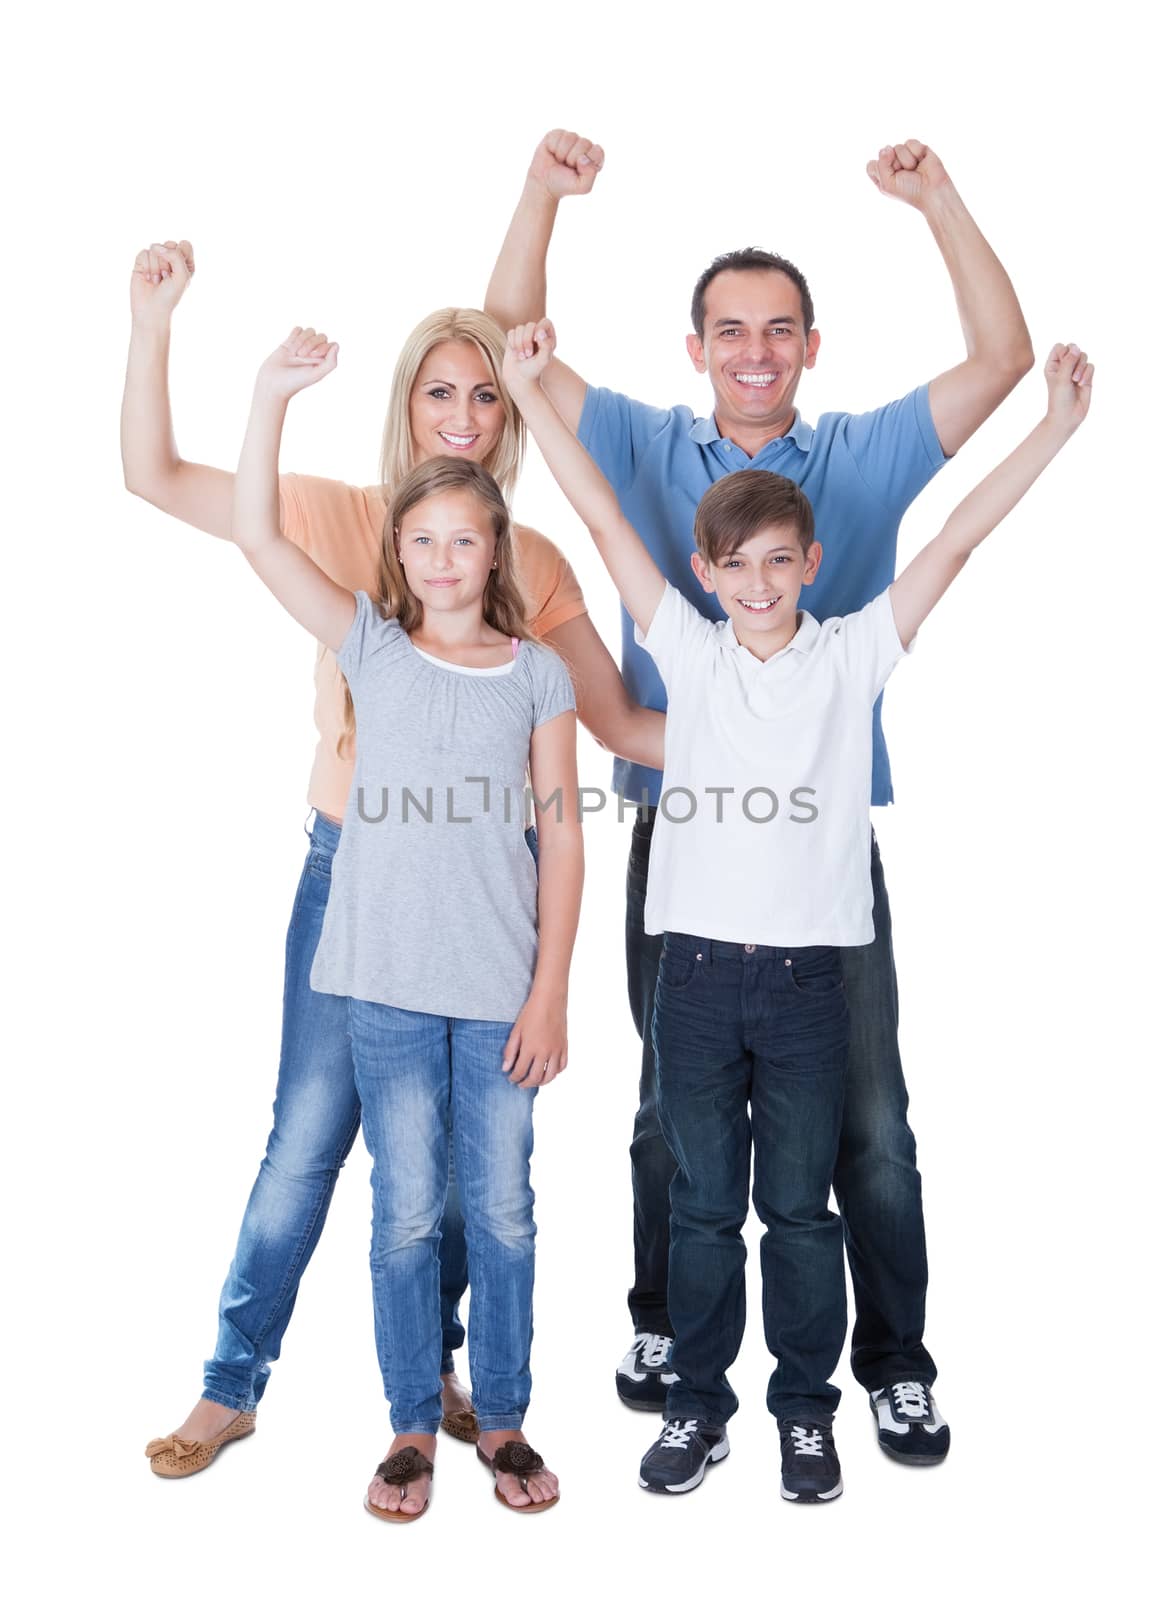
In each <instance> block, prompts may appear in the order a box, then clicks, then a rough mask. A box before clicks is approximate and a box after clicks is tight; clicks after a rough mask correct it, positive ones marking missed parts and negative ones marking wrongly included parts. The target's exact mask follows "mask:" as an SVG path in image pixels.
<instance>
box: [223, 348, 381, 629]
mask: <svg viewBox="0 0 1168 1600" xmlns="http://www.w3.org/2000/svg"><path fill="white" fill-rule="evenodd" d="M336 364H337V346H336V345H335V344H330V343H329V341H328V339H327V338H326V337H325V335H324V334H323V333H317V332H316V331H315V330H314V329H312V328H293V329H292V332H291V333H290V334H289V335H288V337H287V338H286V339H285V340H284V343H283V344H282V345H280V346H279V348H278V349H276V350H274V351H273V352H272V354H271V355H270V356H269V357H268V359H267V360H266V361H265V362H264V364H263V366H262V367H261V368H260V370H259V374H258V376H257V377H256V386H255V393H254V395H253V397H252V403H251V415H250V416H249V418H248V421H247V433H246V434H245V435H244V440H243V449H242V451H241V452H240V457H239V466H238V468H237V469H236V473H235V491H234V495H233V498H232V505H231V537H232V540H233V541H234V542H235V543H236V544H237V545H238V546H239V548H240V549H241V550H242V551H243V553H244V555H245V556H246V557H247V559H248V561H249V562H250V563H251V565H252V566H253V567H254V568H255V570H256V572H258V573H259V575H260V577H261V578H262V579H263V580H264V582H265V583H266V584H267V586H268V588H269V589H270V590H271V591H272V593H273V594H274V595H275V597H276V599H277V600H278V601H279V602H280V604H281V605H282V606H283V607H284V609H285V611H288V612H290V613H291V614H292V616H294V617H295V618H296V620H297V622H299V623H300V624H301V626H302V627H305V628H307V629H308V631H309V633H311V634H312V635H313V636H314V637H315V638H317V639H319V640H320V642H321V643H322V644H324V645H327V646H328V647H329V649H330V650H339V649H340V647H341V645H342V644H343V643H344V639H345V635H346V634H347V633H348V631H349V629H350V627H351V626H352V623H353V617H354V616H355V615H356V610H357V605H356V601H355V600H354V599H353V593H352V590H351V589H345V588H343V587H342V586H341V585H340V584H339V583H334V582H333V580H332V579H331V578H330V577H329V576H328V575H327V573H324V572H322V571H321V569H320V568H319V567H318V566H317V564H316V562H315V561H313V560H312V558H311V557H310V556H307V555H305V553H304V551H303V550H301V549H300V548H299V547H298V546H297V545H294V544H293V543H292V541H291V540H290V539H285V537H284V535H283V534H282V533H281V532H280V489H279V478H278V473H279V464H280V435H281V433H282V432H283V429H284V413H285V411H286V410H287V409H288V402H289V400H290V399H291V398H292V396H293V395H294V394H296V393H297V391H298V390H300V389H306V388H308V386H309V385H310V384H313V383H319V382H320V380H321V378H323V377H326V376H327V375H328V374H329V373H330V372H332V370H333V369H334V367H335V366H336Z"/></svg>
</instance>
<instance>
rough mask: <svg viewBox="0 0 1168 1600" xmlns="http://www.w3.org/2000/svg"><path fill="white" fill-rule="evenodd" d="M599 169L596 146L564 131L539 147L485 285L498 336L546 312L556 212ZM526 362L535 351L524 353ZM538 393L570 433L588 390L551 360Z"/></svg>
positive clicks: (588, 185) (580, 191) (592, 180)
mask: <svg viewBox="0 0 1168 1600" xmlns="http://www.w3.org/2000/svg"><path fill="white" fill-rule="evenodd" d="M603 165H604V151H603V150H602V149H601V147H600V146H599V145H598V144H593V143H592V142H591V141H590V140H588V139H584V138H581V137H580V135H579V134H576V133H571V132H568V131H567V130H565V129H564V128H553V129H552V131H551V132H550V133H549V134H547V135H546V136H545V137H544V138H543V139H542V140H541V141H540V143H539V145H538V147H537V148H536V152H535V154H534V156H533V157H532V158H531V166H530V167H529V168H528V172H527V177H526V179H525V181H524V184H523V192H522V194H521V195H520V196H519V204H518V205H517V206H516V207H515V214H514V216H513V217H512V218H511V226H510V227H509V228H508V229H507V236H506V238H505V239H504V240H503V246H502V249H501V250H500V251H499V258H498V260H497V261H496V262H495V270H494V271H493V272H492V273H491V281H490V283H489V284H488V285H487V295H486V300H485V302H484V309H485V310H486V312H487V314H488V316H491V317H494V319H495V321H496V322H497V323H498V324H499V326H500V327H501V328H503V329H504V330H506V329H508V328H514V327H516V326H522V325H524V324H526V323H535V322H538V321H539V320H540V319H541V318H542V317H543V316H544V314H545V312H546V310H547V252H548V245H549V244H550V243H551V237H552V229H553V228H554V227H555V224H556V212H557V210H558V209H559V204H560V201H561V200H563V199H564V198H565V197H566V196H569V195H576V194H588V193H589V192H590V190H591V188H592V185H593V184H594V183H595V182H596V174H597V173H598V172H599V171H600V169H601V167H602V166H603ZM524 355H525V359H531V358H532V357H534V355H535V350H534V349H531V350H528V351H526V352H525V353H524ZM543 383H544V388H545V389H546V390H547V392H548V394H549V395H550V397H551V400H552V403H553V405H554V406H555V408H556V410H557V411H558V412H559V414H560V416H561V417H562V418H563V419H564V421H565V422H566V423H567V425H568V427H569V428H571V430H572V432H573V433H575V432H576V430H577V428H578V427H579V426H580V413H581V412H582V411H583V409H584V396H585V393H586V391H587V388H588V385H587V384H586V383H585V381H584V379H583V378H581V377H580V375H579V374H578V373H576V372H573V371H572V369H571V367H566V366H565V365H564V363H563V362H562V361H557V360H552V362H551V363H550V364H549V366H548V368H547V370H546V371H545V372H544V374H543Z"/></svg>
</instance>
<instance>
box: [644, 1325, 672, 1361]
mask: <svg viewBox="0 0 1168 1600" xmlns="http://www.w3.org/2000/svg"><path fill="white" fill-rule="evenodd" d="M644 1337H645V1343H644V1346H643V1348H642V1350H641V1365H642V1366H643V1367H664V1366H667V1365H668V1362H669V1357H670V1355H671V1354H672V1353H673V1340H672V1339H671V1338H670V1337H669V1335H668V1334H666V1333H647V1334H645V1336H644Z"/></svg>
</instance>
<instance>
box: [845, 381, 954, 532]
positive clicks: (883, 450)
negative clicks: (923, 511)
mask: <svg viewBox="0 0 1168 1600" xmlns="http://www.w3.org/2000/svg"><path fill="white" fill-rule="evenodd" d="M841 433H842V435H843V439H844V442H845V443H846V446H847V449H848V451H849V453H850V454H851V457H852V459H853V461H854V462H855V464H856V470H857V472H858V473H859V474H860V477H861V478H862V479H863V480H864V482H865V483H866V484H867V486H868V488H869V489H870V490H871V491H872V493H873V494H874V495H877V496H878V497H879V499H880V500H881V501H882V503H883V504H884V505H885V506H887V508H888V509H889V511H891V512H893V513H894V514H895V515H896V516H898V517H900V516H902V515H903V514H904V512H905V511H906V510H907V509H908V507H909V506H910V505H911V504H912V502H913V501H914V500H915V499H916V497H917V495H918V494H920V492H921V490H922V489H923V488H924V487H925V485H926V483H928V482H929V480H930V478H932V477H934V476H935V474H936V473H937V472H938V471H939V470H940V469H941V468H942V467H943V466H944V465H945V459H946V458H945V452H944V451H943V450H942V449H941V441H940V439H938V437H937V428H936V425H935V423H934V422H933V413H932V410H931V409H930V407H929V386H928V384H927V383H924V384H922V385H921V387H920V388H919V389H914V390H913V391H912V393H911V394H906V395H905V396H904V398H903V399H901V400H893V401H892V402H891V403H890V404H889V405H886V406H880V407H879V408H878V409H877V410H875V411H864V412H861V413H858V414H857V415H855V416H849V417H848V418H846V420H845V421H844V424H843V427H842V429H841Z"/></svg>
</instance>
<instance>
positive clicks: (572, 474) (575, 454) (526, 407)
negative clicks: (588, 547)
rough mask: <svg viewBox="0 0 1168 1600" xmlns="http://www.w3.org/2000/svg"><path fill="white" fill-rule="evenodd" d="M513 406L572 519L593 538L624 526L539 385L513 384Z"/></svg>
mask: <svg viewBox="0 0 1168 1600" xmlns="http://www.w3.org/2000/svg"><path fill="white" fill-rule="evenodd" d="M512 394H513V397H514V400H515V403H516V405H517V406H518V407H519V410H520V412H521V414H522V416H523V420H524V422H526V423H527V426H528V428H529V429H530V431H531V435H532V437H533V438H534V439H535V442H536V443H537V444H538V445H539V448H540V453H541V454H542V456H543V458H544V460H545V461H546V462H547V464H548V468H549V470H550V472H551V474H552V477H553V478H555V480H556V482H557V483H558V484H559V486H560V488H561V489H562V490H563V492H564V494H565V496H566V497H567V499H568V502H569V504H570V505H571V506H572V508H573V510H574V511H575V512H576V515H577V516H578V517H579V518H580V520H581V521H582V522H583V523H584V525H585V526H586V527H587V528H588V530H589V532H590V533H591V534H592V535H593V536H594V537H598V538H599V537H600V536H602V535H603V534H605V533H606V532H609V531H611V530H612V529H615V528H617V527H619V526H621V525H624V526H627V524H625V520H624V516H623V515H622V513H621V509H620V503H619V501H618V500H617V497H616V495H615V494H614V493H613V491H612V487H611V485H610V484H609V482H608V479H607V478H606V477H605V476H604V474H603V473H602V472H601V470H600V468H599V467H598V466H597V465H596V463H595V462H594V461H593V459H592V457H591V456H590V455H589V454H588V452H587V450H585V448H584V446H583V445H582V444H581V443H580V442H579V440H578V439H577V438H576V436H575V434H574V433H573V432H572V431H571V429H570V428H569V427H568V425H567V424H566V423H565V421H564V419H563V418H562V417H561V416H560V414H559V412H558V411H557V410H556V408H555V406H554V405H553V404H552V402H551V399H550V398H549V396H548V394H547V391H546V390H545V389H544V388H543V387H542V385H541V384H539V383H522V384H516V385H515V387H514V389H513V391H512Z"/></svg>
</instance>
